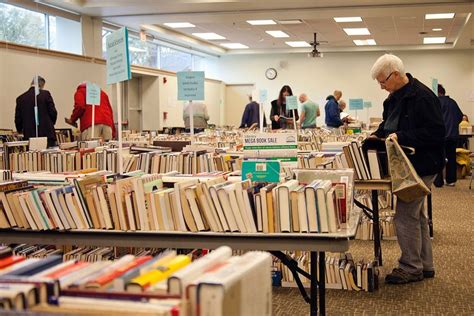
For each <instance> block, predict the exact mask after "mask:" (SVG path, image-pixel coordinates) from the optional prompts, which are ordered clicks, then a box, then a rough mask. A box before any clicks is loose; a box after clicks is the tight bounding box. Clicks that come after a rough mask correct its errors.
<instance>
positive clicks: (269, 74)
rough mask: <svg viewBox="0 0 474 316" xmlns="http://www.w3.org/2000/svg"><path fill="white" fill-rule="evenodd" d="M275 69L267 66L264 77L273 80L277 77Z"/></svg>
mask: <svg viewBox="0 0 474 316" xmlns="http://www.w3.org/2000/svg"><path fill="white" fill-rule="evenodd" d="M277 74H278V73H277V71H276V69H275V68H268V69H267V70H266V71H265V77H267V79H268V80H273V79H275V78H276V77H277Z"/></svg>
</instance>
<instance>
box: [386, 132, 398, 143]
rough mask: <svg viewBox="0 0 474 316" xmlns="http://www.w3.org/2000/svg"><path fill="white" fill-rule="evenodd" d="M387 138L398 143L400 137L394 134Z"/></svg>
mask: <svg viewBox="0 0 474 316" xmlns="http://www.w3.org/2000/svg"><path fill="white" fill-rule="evenodd" d="M387 138H388V139H390V140H392V141H394V140H396V141H398V136H397V134H396V133H392V134H390V135H388V137H387Z"/></svg>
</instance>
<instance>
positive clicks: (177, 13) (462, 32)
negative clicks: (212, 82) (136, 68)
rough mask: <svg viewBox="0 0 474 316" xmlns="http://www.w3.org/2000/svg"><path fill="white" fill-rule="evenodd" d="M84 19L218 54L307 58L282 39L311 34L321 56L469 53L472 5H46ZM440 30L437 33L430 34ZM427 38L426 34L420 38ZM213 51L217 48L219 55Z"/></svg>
mask: <svg viewBox="0 0 474 316" xmlns="http://www.w3.org/2000/svg"><path fill="white" fill-rule="evenodd" d="M41 2H43V3H50V4H53V5H56V6H59V7H63V8H67V9H69V10H73V11H75V12H79V13H81V14H86V15H91V16H96V17H101V18H103V19H104V20H106V21H109V22H112V23H116V24H120V25H125V26H128V27H130V28H132V29H135V30H139V29H143V28H144V26H147V27H146V29H147V32H148V33H149V34H152V35H154V36H156V37H158V38H160V37H162V38H165V39H167V40H173V41H175V42H177V43H180V44H183V43H184V44H185V45H189V46H190V47H196V46H198V48H201V49H205V50H213V51H214V52H217V53H218V54H220V53H223V52H225V50H222V47H221V46H220V45H219V44H220V43H230V42H232V43H235V42H238V43H242V44H244V45H247V46H249V47H250V49H248V50H240V51H228V53H269V52H303V51H305V52H307V51H308V50H309V49H308V48H304V49H301V48H300V49H298V48H290V47H289V46H288V45H286V44H285V41H307V42H311V41H312V39H313V33H314V32H317V33H318V40H321V41H327V43H325V44H323V45H321V47H320V49H321V50H322V51H347V50H349V51H352V50H353V51H357V50H399V49H405V50H410V49H432V48H439V49H452V48H456V49H466V48H473V47H474V46H473V45H472V42H473V39H474V23H473V22H472V20H473V18H474V17H472V16H471V15H472V11H473V8H474V3H473V1H470V0H465V1H462V0H461V1H449V0H445V1H442V0H413V1H410V0H398V1H393V0H362V1H349V0H346V1H344V0H319V1H315V0H312V1H310V0H285V1H281V0H253V1H250V0H141V1H134V0H64V1H60V0H43V1H41ZM447 12H453V13H456V15H455V18H454V19H450V20H425V18H424V15H425V14H426V13H447ZM341 16H342V17H343V16H361V17H362V20H363V21H362V22H356V23H336V22H335V21H334V20H333V18H334V17H341ZM257 19H273V20H285V19H301V20H302V21H303V23H302V24H298V25H280V24H277V25H266V26H252V25H250V24H248V23H247V22H246V21H247V20H257ZM166 22H190V23H192V24H194V25H196V27H195V28H187V29H174V30H172V29H169V28H167V27H165V26H164V25H163V23H166ZM345 27H367V28H368V29H369V31H370V33H371V35H367V36H348V35H347V34H346V33H345V32H344V31H343V28H345ZM433 28H442V29H443V30H442V31H441V32H434V31H432V29H433ZM267 30H282V31H284V32H286V33H287V34H288V35H290V37H288V38H273V37H271V36H270V35H268V34H267V33H265V31H267ZM200 32H215V33H218V34H219V35H222V36H224V37H226V40H221V41H203V40H200V39H196V38H195V37H193V35H192V33H200ZM420 32H427V34H423V35H422V34H420ZM425 36H443V37H446V41H447V44H444V45H423V37H425ZM369 38H373V39H375V41H376V42H377V46H372V47H368V46H367V47H356V46H355V44H354V43H353V40H354V39H369ZM216 47H219V49H217V48H216Z"/></svg>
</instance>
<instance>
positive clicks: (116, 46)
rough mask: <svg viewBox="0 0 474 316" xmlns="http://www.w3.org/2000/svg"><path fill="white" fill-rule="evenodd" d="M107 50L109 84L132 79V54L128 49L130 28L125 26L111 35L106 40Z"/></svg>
mask: <svg viewBox="0 0 474 316" xmlns="http://www.w3.org/2000/svg"><path fill="white" fill-rule="evenodd" d="M105 42H106V44H105V45H106V52H107V84H113V83H117V82H121V81H126V80H130V79H131V78H132V72H131V71H130V55H129V51H128V30H127V28H126V27H123V28H121V29H119V30H117V31H115V32H113V33H112V34H110V35H109V36H107V38H106V40H105Z"/></svg>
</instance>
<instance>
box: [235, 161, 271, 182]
mask: <svg viewBox="0 0 474 316" xmlns="http://www.w3.org/2000/svg"><path fill="white" fill-rule="evenodd" d="M247 179H250V180H251V181H253V182H279V181H280V162H279V161H275V160H268V161H265V160H244V161H243V162H242V180H247Z"/></svg>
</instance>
